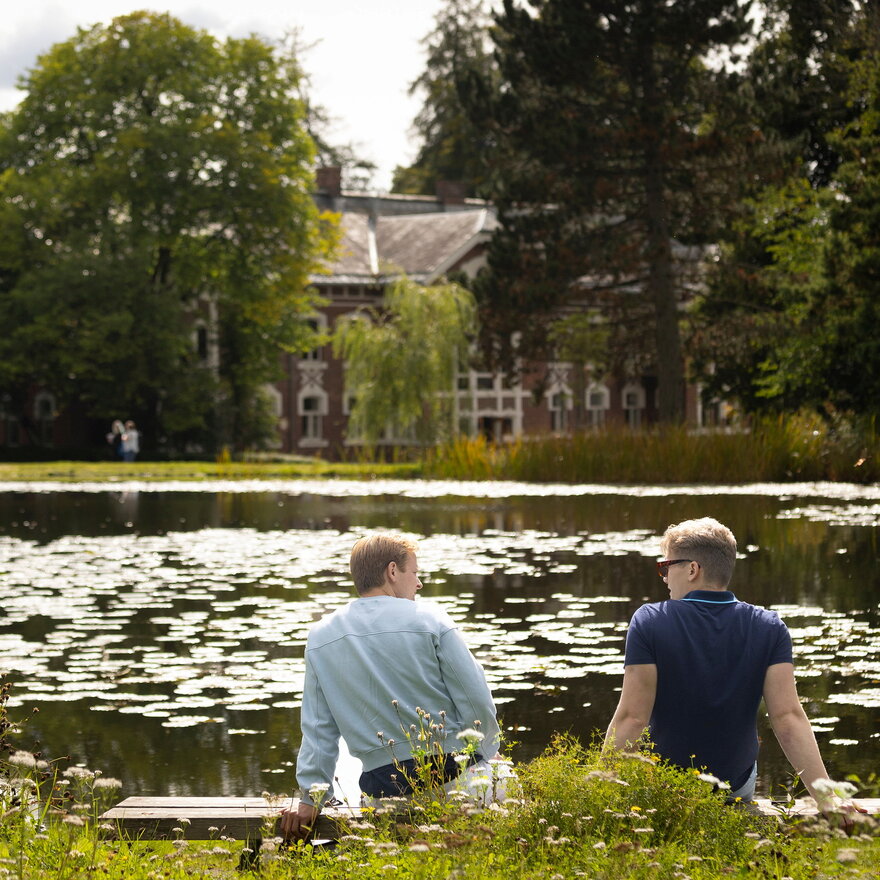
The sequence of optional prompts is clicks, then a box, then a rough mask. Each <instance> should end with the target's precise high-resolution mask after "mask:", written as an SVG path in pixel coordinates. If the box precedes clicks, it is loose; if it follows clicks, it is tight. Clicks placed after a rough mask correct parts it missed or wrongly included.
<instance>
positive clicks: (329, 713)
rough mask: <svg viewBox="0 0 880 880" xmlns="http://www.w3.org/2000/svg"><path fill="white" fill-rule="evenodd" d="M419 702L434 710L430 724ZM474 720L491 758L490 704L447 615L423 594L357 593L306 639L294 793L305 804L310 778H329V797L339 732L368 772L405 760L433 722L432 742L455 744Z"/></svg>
mask: <svg viewBox="0 0 880 880" xmlns="http://www.w3.org/2000/svg"><path fill="white" fill-rule="evenodd" d="M394 701H396V706H395V704H394ZM417 708H420V709H422V710H423V711H424V712H426V713H428V714H429V715H430V719H429V721H428V722H427V725H426V724H425V722H424V721H423V720H421V719H420V717H419V714H418V712H417V711H416V710H417ZM441 711H442V712H445V717H444V716H442V715H441V714H440V713H441ZM476 721H479V722H480V726H479V730H480V731H481V732H482V733H483V735H484V737H485V738H484V740H483V742H482V744H481V745H480V746H479V751H480V752H481V753H482V754H483V755H484V756H485V757H487V758H488V757H491V756H493V755H494V754H495V752H496V751H497V746H498V739H499V730H498V723H497V721H496V719H495V704H494V703H493V702H492V694H491V693H490V691H489V686H488V685H487V684H486V677H485V675H484V674H483V670H482V668H481V667H480V665H479V664H478V663H477V661H476V660H475V659H474V657H473V655H472V654H471V652H470V651H469V650H468V648H467V646H466V645H465V643H464V640H463V639H462V637H461V634H460V633H459V632H458V629H457V628H456V625H455V623H454V622H453V621H452V619H451V618H450V617H449V616H448V615H447V614H446V613H445V612H444V611H442V610H441V609H440V608H438V607H437V606H436V605H433V604H431V603H430V602H426V601H423V600H416V601H410V600H409V599H396V598H394V597H392V596H370V597H366V598H363V597H362V598H358V599H355V600H354V601H352V602H350V603H349V604H348V605H346V606H345V607H344V608H340V609H338V610H337V611H334V612H333V613H332V614H330V615H328V616H327V617H325V618H323V619H322V620H320V621H318V623H316V624H315V625H314V626H313V627H312V629H311V631H310V633H309V637H308V642H307V643H306V675H305V685H304V688H303V702H302V717H301V723H302V745H301V746H300V750H299V758H298V760H297V766H296V779H297V783H298V785H299V787H300V796H301V798H302V800H303V802H305V803H311V799H310V797H309V794H308V792H309V789H310V788H311V787H312V786H313V785H314V784H316V783H319V784H329V785H330V786H331V788H330V791H329V792H328V795H327V797H330V796H332V794H333V789H332V785H333V774H334V771H335V769H336V761H337V758H338V755H339V737H340V735H341V736H342V737H343V738H344V739H345V742H346V745H347V746H348V749H349V751H350V752H351V753H352V755H354V756H355V757H356V758H359V759H360V760H361V761H362V762H363V765H364V770H375V769H376V768H377V767H382V766H384V765H386V764H391V763H393V762H394V761H396V760H405V759H407V758H411V757H412V755H413V749H414V748H415V749H418V748H419V747H421V746H424V745H425V743H424V742H419V740H418V735H419V732H420V731H422V730H423V729H425V727H426V726H427V727H428V728H429V727H430V724H432V723H433V724H437V725H441V724H442V725H443V729H442V730H437V731H434V740H433V742H437V743H439V744H440V747H441V748H442V749H443V751H444V752H453V751H459V750H461V749H462V748H463V747H464V743H462V742H461V741H460V740H458V739H457V734H458V733H459V732H460V731H462V730H464V729H466V728H472V727H474V723H475V722H476ZM410 725H415V732H413V729H412V728H411V726H410ZM426 732H428V733H430V731H429V730H428V731H426ZM379 734H381V738H380V736H379ZM390 740H393V741H394V742H393V745H392V744H390V743H389V741H390Z"/></svg>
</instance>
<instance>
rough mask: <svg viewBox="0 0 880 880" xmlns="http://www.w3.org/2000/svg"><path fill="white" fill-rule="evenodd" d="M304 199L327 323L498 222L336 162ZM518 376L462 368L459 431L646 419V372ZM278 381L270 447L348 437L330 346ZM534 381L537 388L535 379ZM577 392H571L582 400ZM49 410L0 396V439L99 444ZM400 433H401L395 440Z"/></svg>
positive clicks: (318, 451)
mask: <svg viewBox="0 0 880 880" xmlns="http://www.w3.org/2000/svg"><path fill="white" fill-rule="evenodd" d="M314 198H315V202H316V204H317V205H318V207H319V208H320V209H321V210H325V211H332V212H334V213H337V214H339V216H340V224H341V232H342V242H341V247H340V249H339V252H338V256H337V257H336V259H335V262H334V263H333V264H332V265H330V266H328V267H327V272H326V273H322V274H316V275H314V276H313V277H312V279H311V281H312V284H313V286H314V287H315V289H316V291H317V292H318V293H319V294H320V295H321V296H322V297H323V298H324V299H325V300H326V302H327V304H326V305H325V306H323V307H322V308H321V309H320V311H319V312H317V313H316V314H315V315H314V317H313V318H312V319H311V320H312V321H313V322H314V326H315V327H316V328H317V329H320V330H325V331H332V329H333V326H334V324H335V321H336V320H337V318H338V317H339V316H340V315H343V314H346V313H349V312H351V311H354V310H356V309H358V308H361V307H364V306H377V305H379V304H380V303H381V300H382V296H383V292H384V289H385V287H386V285H387V284H388V283H389V282H390V281H392V280H394V278H395V277H396V276H397V275H398V274H399V273H400V272H401V271H402V272H405V273H406V274H407V275H408V276H409V277H410V278H411V279H413V280H414V281H417V282H419V283H421V284H426V285H427V284H432V283H434V282H437V281H440V280H441V279H442V278H443V277H444V276H447V275H450V274H453V273H454V274H462V275H464V276H466V277H473V276H474V275H476V273H477V272H478V271H479V270H480V268H481V267H483V266H484V265H485V261H486V248H487V245H488V242H489V239H490V237H491V235H492V232H493V230H494V229H495V228H496V225H497V221H496V218H495V214H494V211H493V209H492V207H491V205H490V204H489V203H487V202H484V201H481V200H478V199H465V198H463V196H462V191H461V189H460V187H458V186H456V185H455V184H440V185H438V192H437V195H436V196H435V197H429V196H412V195H400V194H393V193H392V194H388V195H373V194H365V193H360V192H344V191H343V190H342V189H341V174H340V170H339V169H338V168H323V169H319V171H318V176H317V188H316V193H315V195H314ZM203 312H204V308H203V306H202V304H200V306H199V312H198V314H197V315H196V316H195V318H194V324H193V345H194V347H195V348H196V350H197V351H198V352H199V353H200V356H201V357H202V359H203V360H204V361H205V362H210V361H212V359H216V357H217V353H216V350H215V349H216V346H215V345H212V344H211V340H210V333H209V330H208V327H209V325H210V323H211V322H210V316H207V317H206V315H205V314H203ZM533 367H534V369H532V370H529V371H524V375H523V378H522V379H521V380H517V381H508V379H507V377H505V376H504V375H496V374H492V373H490V372H481V371H480V370H478V369H471V370H470V371H468V372H466V373H461V374H459V375H458V377H457V382H456V388H455V404H456V412H457V414H458V421H459V426H460V429H461V430H462V431H463V432H464V433H469V434H476V433H482V434H484V435H485V436H487V437H489V438H492V439H495V440H504V439H508V438H512V437H516V436H519V435H522V434H539V433H546V432H549V431H566V430H570V429H571V427H572V425H573V416H574V414H575V412H577V413H578V415H579V418H580V423H581V424H582V425H584V426H585V427H601V426H603V425H609V424H623V425H629V426H631V427H633V428H638V427H641V426H644V425H648V424H651V423H652V422H653V421H655V420H656V404H655V392H656V381H655V380H654V378H653V377H652V376H650V375H648V376H637V377H609V376H605V377H603V379H602V380H601V381H599V382H591V381H590V376H589V372H587V374H586V375H585V376H582V377H576V376H574V375H573V369H574V368H573V365H572V364H568V363H564V362H551V363H545V364H535V365H533ZM282 368H283V369H282V372H283V378H282V379H281V380H280V381H279V382H277V383H275V384H273V385H271V386H268V387H267V391H268V392H269V394H270V395H271V397H272V398H273V400H274V403H275V411H276V414H277V416H278V426H279V432H278V442H277V444H276V449H277V450H278V451H279V452H285V453H298V454H304V455H320V456H322V457H328V458H336V457H339V456H340V455H343V454H344V453H345V450H346V448H350V447H352V446H357V445H358V441H357V439H356V438H351V437H349V436H348V435H347V432H346V423H347V420H348V409H349V402H350V401H349V400H348V399H347V397H346V392H345V387H344V376H343V364H342V363H341V362H340V361H339V360H337V359H336V358H334V357H333V355H332V351H331V347H330V345H324V346H321V347H319V348H316V349H315V350H313V351H310V352H308V353H306V354H304V355H289V354H288V355H284V357H283V361H282ZM539 386H540V391H538V387H539ZM581 397H582V399H581V400H577V399H576V398H581ZM686 403H687V420H688V422H689V423H690V424H692V425H697V426H700V425H704V424H717V423H718V422H719V421H720V420H721V419H720V415H721V407H720V406H716V407H713V408H711V409H710V410H708V411H704V409H703V408H702V406H701V405H700V400H699V394H698V393H697V389H696V388H694V387H689V388H688V389H687V392H686ZM91 422H92V420H87V419H82V418H77V417H76V415H75V414H72V413H70V412H67V411H61V412H59V411H58V409H57V407H56V403H55V400H54V398H53V396H52V395H51V394H49V393H48V392H45V391H39V390H38V389H35V393H34V394H33V396H32V399H31V400H30V401H29V402H28V405H27V407H26V412H25V413H24V416H22V414H21V413H18V414H15V413H13V412H12V411H11V410H10V408H8V407H7V408H5V409H4V405H3V398H2V394H0V448H3V447H6V448H7V449H10V448H14V447H17V446H32V445H36V446H43V447H47V448H52V447H68V448H70V447H83V448H85V447H87V446H93V445H94V444H96V443H97V444H100V442H101V440H102V437H103V431H104V430H106V428H105V426H103V425H97V424H92V423H91ZM403 442H405V441H403Z"/></svg>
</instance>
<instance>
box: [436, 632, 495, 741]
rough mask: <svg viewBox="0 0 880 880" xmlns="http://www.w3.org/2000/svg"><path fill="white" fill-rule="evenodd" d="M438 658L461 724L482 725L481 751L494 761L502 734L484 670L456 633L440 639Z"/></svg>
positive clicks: (466, 725) (448, 633) (459, 634)
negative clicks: (475, 722)
mask: <svg viewBox="0 0 880 880" xmlns="http://www.w3.org/2000/svg"><path fill="white" fill-rule="evenodd" d="M437 658H438V660H439V661H440V672H441V674H442V675H443V681H444V682H445V683H446V687H447V689H448V690H449V696H450V697H451V698H452V702H453V704H454V707H455V711H456V712H457V713H458V716H459V717H460V718H461V721H462V723H463V724H464V725H465V727H470V726H471V725H472V724H473V723H474V721H479V722H480V732H481V733H482V734H483V743H482V746H481V747H479V748H478V751H479V752H480V753H481V754H482V755H483V757H484V758H492V757H494V756H495V754H496V753H497V751H498V746H499V741H500V738H501V731H500V730H499V728H498V720H497V718H496V713H495V702H494V701H493V700H492V692H491V691H490V690H489V685H488V684H487V682H486V675H485V673H484V672H483V667H482V666H480V664H479V663H478V662H477V660H476V658H475V657H474V655H473V654H471V652H470V650H469V649H468V646H467V645H466V644H465V642H464V639H463V638H462V636H461V633H460V632H459V631H458V630H457V629H451V630H447V631H446V632H445V633H443V635H442V636H441V637H440V647H439V650H438V653H437ZM459 745H461V744H460V743H453V744H452V747H453V748H457V747H458V746H459Z"/></svg>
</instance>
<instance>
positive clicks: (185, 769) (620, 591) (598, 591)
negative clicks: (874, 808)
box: [0, 481, 880, 794]
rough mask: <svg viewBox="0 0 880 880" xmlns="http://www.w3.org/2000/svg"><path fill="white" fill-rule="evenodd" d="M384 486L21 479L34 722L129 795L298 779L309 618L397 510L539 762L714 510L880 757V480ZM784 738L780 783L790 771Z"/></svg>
mask: <svg viewBox="0 0 880 880" xmlns="http://www.w3.org/2000/svg"><path fill="white" fill-rule="evenodd" d="M377 483H378V481H377ZM377 483H370V484H367V488H368V492H367V493H364V494H361V495H356V494H354V492H353V489H352V486H353V485H355V484H352V483H350V482H343V481H339V482H336V483H332V484H324V483H320V484H318V483H314V484H312V483H309V484H303V483H295V484H285V485H284V486H283V487H280V488H279V487H278V486H275V487H274V491H262V492H243V491H235V492H222V493H217V492H214V491H206V489H208V488H209V487H202V489H201V491H193V487H192V486H191V485H189V486H187V487H186V491H163V489H162V487H157V486H144V485H141V486H136V487H127V489H126V490H125V491H114V492H107V491H96V490H94V487H91V488H89V491H76V490H75V489H72V488H71V487H66V488H65V490H64V491H58V492H49V491H40V492H4V493H0V571H2V572H3V577H4V583H5V589H4V591H3V596H2V598H0V608H2V611H3V619H2V620H0V668H5V669H9V670H11V671H12V675H13V678H14V679H15V683H16V688H15V695H16V696H15V699H16V701H17V704H18V706H19V711H24V710H25V709H26V708H27V707H29V706H31V705H39V707H40V709H41V712H40V713H39V714H38V715H36V716H34V718H33V719H32V721H31V722H30V724H29V725H28V726H27V728H26V729H27V731H28V734H27V735H29V736H39V737H40V738H41V740H42V741H43V743H44V745H45V747H46V751H47V752H48V753H50V754H59V753H70V754H72V755H73V756H74V757H75V758H76V759H77V760H82V761H85V762H86V763H89V764H91V765H92V766H94V767H99V768H101V769H103V770H104V771H105V772H107V773H110V774H112V775H114V776H118V777H120V778H122V779H124V780H125V781H126V783H127V788H126V791H127V792H133V791H137V792H139V793H143V794H149V793H155V794H159V793H191V794H211V793H227V794H248V793H250V794H254V793H259V792H260V791H262V790H263V789H266V788H269V789H272V790H284V789H289V788H290V787H291V785H292V770H291V767H292V763H293V761H294V760H295V752H296V748H297V745H298V721H299V719H298V709H299V700H300V697H301V692H302V676H303V647H304V644H305V637H306V633H307V631H308V627H309V625H310V624H311V622H312V621H313V620H315V619H316V618H318V617H320V616H322V615H323V614H326V613H327V612H328V611H330V610H332V609H334V608H336V607H338V606H339V605H341V604H343V603H345V602H347V601H348V599H349V596H350V594H351V592H352V585H351V582H350V580H349V578H348V576H347V561H348V553H349V551H350V548H351V546H352V544H353V543H354V541H355V540H356V539H357V538H358V537H360V536H361V535H362V534H364V533H365V532H366V531H369V530H370V529H373V528H378V527H390V528H395V529H400V530H402V531H404V532H406V533H408V534H411V535H413V536H414V537H417V538H418V539H419V540H420V547H421V552H420V568H421V569H424V570H425V571H427V572H429V574H430V576H429V578H428V580H427V584H426V587H425V590H424V595H425V597H426V598H430V599H431V600H432V601H436V602H438V603H440V604H441V605H443V606H444V607H445V608H446V610H447V611H449V613H450V614H452V616H453V617H455V618H456V619H458V620H460V621H462V623H463V624H464V625H465V627H466V637H467V640H468V642H469V644H470V646H471V648H472V649H473V650H474V652H475V654H476V655H477V656H478V657H479V658H480V660H481V662H482V663H483V664H484V666H485V668H486V671H487V675H488V677H489V679H490V682H491V684H492V687H493V691H494V693H495V694H496V696H497V699H498V703H499V705H500V710H501V714H502V716H503V721H504V725H505V727H506V728H507V732H508V736H509V738H510V739H511V740H513V741H516V742H519V743H520V745H519V746H518V747H517V751H516V754H517V756H518V757H521V758H528V757H531V756H533V755H534V754H537V753H538V752H540V751H541V750H542V749H543V748H544V747H545V746H546V744H547V743H548V741H549V738H550V735H551V732H552V731H553V730H570V731H572V732H574V733H576V734H578V735H581V736H583V737H585V738H588V737H590V736H591V735H592V733H593V731H595V730H596V729H598V728H603V727H604V726H605V725H606V724H607V722H608V719H609V718H610V715H611V713H612V711H613V708H614V705H615V704H616V701H617V689H618V688H619V685H620V679H621V674H622V661H623V638H624V633H625V629H626V623H627V621H628V619H629V617H630V615H631V614H632V612H633V611H634V610H635V608H637V607H638V605H639V604H641V603H642V602H643V601H655V600H658V599H661V598H664V597H665V591H664V587H663V584H662V582H661V581H660V580H659V579H658V578H657V577H656V575H655V574H654V570H653V565H652V564H650V561H651V560H652V559H654V558H656V553H657V540H658V537H659V535H660V534H661V533H662V531H663V530H664V528H665V527H666V525H668V524H669V523H670V522H673V521H677V520H680V519H684V518H686V517H690V516H700V515H704V514H707V513H711V514H712V515H714V516H717V517H718V518H719V519H722V520H723V521H724V522H726V523H727V524H729V525H730V526H731V528H733V530H734V532H735V533H736V534H737V537H738V539H739V544H740V548H741V551H742V553H741V560H740V562H739V563H738V566H737V572H736V575H735V584H734V588H735V590H736V592H737V594H738V595H740V597H741V598H744V599H746V600H748V601H753V602H756V603H757V604H763V605H767V606H770V607H773V608H775V609H776V610H778V611H779V613H780V615H781V616H782V617H783V619H785V620H786V621H787V623H788V624H789V626H790V628H791V631H792V636H793V639H794V643H795V653H796V658H797V659H796V662H797V664H798V676H799V679H800V682H801V684H800V687H801V692H802V695H803V697H804V699H805V704H806V708H807V712H808V714H809V715H810V716H811V717H813V718H814V720H815V722H816V729H817V734H818V736H819V739H820V744H821V745H822V747H823V751H824V752H825V754H826V756H827V757H828V758H829V764H830V765H831V769H832V772H835V771H837V772H838V773H839V774H841V775H842V774H843V773H847V772H857V773H860V774H861V775H863V776H864V775H867V774H868V772H870V771H872V770H873V769H874V768H875V766H876V764H877V760H876V759H877V757H878V755H880V743H878V734H877V723H876V722H877V709H878V706H880V687H878V681H880V626H878V620H877V611H878V604H877V602H878V600H877V596H878V590H877V586H878V583H877V578H878V574H877V573H876V570H877V565H876V562H877V548H876V539H875V530H874V528H873V526H874V525H875V521H876V517H877V504H876V495H877V493H876V490H871V489H870V488H865V487H849V488H847V487H841V486H835V487H833V490H832V489H829V488H828V487H825V486H822V487H818V488H817V487H800V488H797V489H796V490H793V489H792V487H786V488H785V491H784V492H783V491H780V489H779V487H750V488H748V489H747V488H746V487H736V489H735V490H730V491H728V490H726V489H725V490H723V491H722V490H720V489H718V487H714V490H715V491H714V493H709V492H707V491H705V488H706V487H701V488H700V489H699V490H692V489H690V488H688V487H682V488H680V489H676V490H675V491H674V492H673V491H671V490H669V489H651V490H645V489H619V490H614V489H613V488H609V487H601V491H587V489H593V488H595V487H565V491H564V492H561V493H560V494H556V495H554V494H549V492H548V487H534V486H513V487H511V486H507V487H506V488H505V490H504V491H506V492H507V494H506V495H505V494H503V492H502V491H501V488H500V487H499V486H498V485H497V484H488V485H487V484H479V485H480V487H481V489H480V491H481V493H482V494H481V495H479V496H469V495H466V494H461V493H463V492H465V491H470V489H471V487H470V485H468V486H461V485H460V484H458V485H456V484H432V483H424V482H418V481H414V482H412V483H407V484H393V485H391V486H389V484H382V485H381V486H378V485H377ZM361 486H362V488H363V484H361ZM402 486H405V487H406V491H405V494H404V493H401V492H400V491H399V490H400V489H401V487H402ZM320 487H324V491H325V492H326V494H320V493H319V488H320ZM44 488H45V487H44ZM178 488H179V487H178ZM213 488H217V487H216V486H215V487H213ZM239 488H240V487H239ZM554 488H555V487H554ZM377 489H382V490H383V491H375V490H377ZM391 489H393V490H394V492H393V493H392V492H391ZM810 491H811V492H813V496H812V497H811V496H810V495H809V494H808V493H809V492H810ZM872 492H873V494H872ZM766 733H767V732H766V731H765V734H766ZM772 739H773V738H772V734H769V735H765V737H764V740H765V745H764V753H763V760H762V765H761V769H762V779H761V785H762V787H763V790H765V791H766V790H767V788H768V787H769V786H771V785H778V784H781V783H783V782H784V781H785V779H786V778H787V772H788V771H787V765H786V763H785V760H784V758H783V757H782V756H781V755H780V754H779V752H778V748H776V747H775V745H774V743H773V742H772ZM855 745H858V749H854V748H853V746H855Z"/></svg>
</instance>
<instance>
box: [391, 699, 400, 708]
mask: <svg viewBox="0 0 880 880" xmlns="http://www.w3.org/2000/svg"><path fill="white" fill-rule="evenodd" d="M391 705H392V706H394V708H395V709H396V708H397V707H398V706H399V705H400V703H398V702H397V700H392V701H391Z"/></svg>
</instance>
